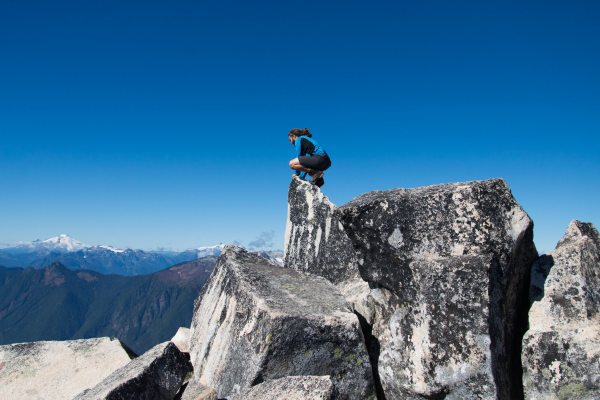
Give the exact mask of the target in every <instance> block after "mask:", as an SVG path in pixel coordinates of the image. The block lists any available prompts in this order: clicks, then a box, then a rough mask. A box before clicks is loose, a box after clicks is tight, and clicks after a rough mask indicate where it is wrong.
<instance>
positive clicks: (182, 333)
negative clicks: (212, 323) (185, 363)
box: [171, 328, 192, 353]
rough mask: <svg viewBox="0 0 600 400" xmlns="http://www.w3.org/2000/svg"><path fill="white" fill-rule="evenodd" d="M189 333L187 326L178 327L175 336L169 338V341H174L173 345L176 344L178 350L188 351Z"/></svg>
mask: <svg viewBox="0 0 600 400" xmlns="http://www.w3.org/2000/svg"><path fill="white" fill-rule="evenodd" d="M191 333H192V332H191V330H190V329H189V328H179V329H178V330H177V333H176V334H175V336H173V338H172V339H171V342H173V343H175V346H177V348H178V349H179V351H181V352H183V353H189V352H190V335H191Z"/></svg>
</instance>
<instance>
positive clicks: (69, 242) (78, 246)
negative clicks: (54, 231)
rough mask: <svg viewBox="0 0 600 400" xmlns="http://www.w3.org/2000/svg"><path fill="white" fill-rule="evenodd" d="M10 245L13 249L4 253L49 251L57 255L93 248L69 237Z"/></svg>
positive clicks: (5, 250) (10, 248)
mask: <svg viewBox="0 0 600 400" xmlns="http://www.w3.org/2000/svg"><path fill="white" fill-rule="evenodd" d="M10 245H11V246H12V247H9V248H6V249H2V251H4V252H7V253H16V252H20V253H27V252H33V251H39V250H49V251H53V252H55V253H70V252H73V251H79V250H82V249H86V248H89V247H91V246H89V245H87V244H85V243H82V242H80V241H79V240H77V239H73V238H72V237H70V236H67V235H59V236H55V237H52V238H50V239H46V240H34V241H33V242H17V243H10Z"/></svg>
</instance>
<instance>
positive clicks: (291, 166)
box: [290, 160, 294, 169]
mask: <svg viewBox="0 0 600 400" xmlns="http://www.w3.org/2000/svg"><path fill="white" fill-rule="evenodd" d="M290 168H291V169H294V160H290Z"/></svg>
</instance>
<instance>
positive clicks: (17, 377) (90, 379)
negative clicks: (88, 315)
mask: <svg viewBox="0 0 600 400" xmlns="http://www.w3.org/2000/svg"><path fill="white" fill-rule="evenodd" d="M134 357H136V355H135V354H134V353H133V352H132V351H131V350H129V348H127V346H125V345H124V344H123V343H122V342H121V341H119V340H117V339H114V338H108V337H103V338H96V339H82V340H67V341H62V342H59V341H49V342H33V343H17V344H10V345H6V346H0V393H1V396H0V397H1V398H3V399H52V400H56V399H69V400H70V399H72V398H73V397H75V396H76V395H77V394H78V393H79V392H81V391H82V390H84V389H85V388H88V387H90V386H95V385H96V384H97V383H98V382H100V381H101V380H102V379H104V378H106V377H107V376H109V375H110V374H111V373H112V372H114V371H115V370H117V369H119V368H120V367H122V366H124V365H126V364H128V363H129V362H130V361H131V359H132V358H134Z"/></svg>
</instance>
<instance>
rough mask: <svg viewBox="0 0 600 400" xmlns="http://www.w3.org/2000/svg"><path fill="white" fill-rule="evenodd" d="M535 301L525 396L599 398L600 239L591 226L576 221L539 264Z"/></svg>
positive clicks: (525, 342) (528, 339) (525, 362)
mask: <svg viewBox="0 0 600 400" xmlns="http://www.w3.org/2000/svg"><path fill="white" fill-rule="evenodd" d="M530 298H531V300H532V301H533V305H532V306H531V309H530V311H529V331H528V332H527V333H526V334H525V337H524V338H523V356H522V360H523V369H524V376H523V384H524V386H525V397H526V398H527V399H560V400H563V399H598V398H600V316H599V313H598V311H599V309H600V307H599V306H600V236H599V235H598V231H597V230H596V228H595V227H594V226H593V225H592V224H590V223H582V222H579V221H572V222H571V224H570V225H569V227H568V229H567V232H566V234H565V236H564V237H563V238H562V239H561V240H560V241H559V242H558V245H557V246H556V249H555V250H554V251H552V252H551V253H548V254H546V255H544V256H542V257H541V258H540V259H539V260H538V261H536V262H535V263H534V265H533V267H532V269H531V290H530Z"/></svg>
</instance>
